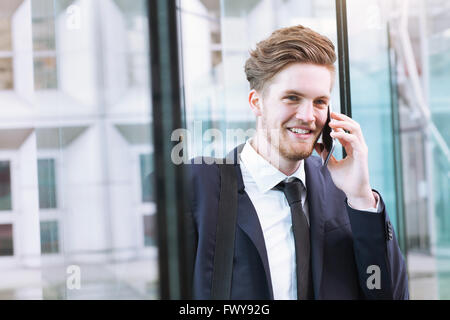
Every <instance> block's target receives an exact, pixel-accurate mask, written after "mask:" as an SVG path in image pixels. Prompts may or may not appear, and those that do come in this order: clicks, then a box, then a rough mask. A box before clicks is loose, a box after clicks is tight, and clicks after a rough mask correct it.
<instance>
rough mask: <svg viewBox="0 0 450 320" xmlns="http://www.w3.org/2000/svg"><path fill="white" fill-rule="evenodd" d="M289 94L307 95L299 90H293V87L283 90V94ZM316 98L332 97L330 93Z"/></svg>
mask: <svg viewBox="0 0 450 320" xmlns="http://www.w3.org/2000/svg"><path fill="white" fill-rule="evenodd" d="M287 94H295V95H297V96H300V97H305V94H303V93H301V92H299V91H297V90H293V89H290V90H286V91H284V92H283V95H287ZM314 99H330V96H329V95H323V96H320V97H315V98H314Z"/></svg>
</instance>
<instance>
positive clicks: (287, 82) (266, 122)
mask: <svg viewBox="0 0 450 320" xmlns="http://www.w3.org/2000/svg"><path fill="white" fill-rule="evenodd" d="M331 81H332V79H331V72H330V70H329V69H327V68H326V67H324V66H318V65H313V64H304V63H294V64H290V65H288V66H287V67H286V68H284V69H283V70H282V71H280V72H279V73H278V74H277V75H276V76H275V77H274V78H273V79H272V80H271V82H270V83H269V84H268V85H267V87H266V89H265V91H264V94H263V98H262V101H261V104H262V105H261V108H260V110H261V115H260V117H259V119H258V121H259V124H258V128H257V131H259V132H258V134H260V136H263V137H265V139H266V140H267V142H268V143H267V145H268V146H270V147H271V148H272V149H273V150H274V151H277V153H278V155H279V156H281V157H282V158H284V159H286V160H291V161H298V160H302V159H305V158H307V157H309V156H310V155H311V153H312V151H313V149H314V144H315V143H316V141H317V139H318V138H319V136H320V133H321V131H322V128H323V126H324V124H325V122H326V119H327V109H328V105H329V101H330V91H331Z"/></svg>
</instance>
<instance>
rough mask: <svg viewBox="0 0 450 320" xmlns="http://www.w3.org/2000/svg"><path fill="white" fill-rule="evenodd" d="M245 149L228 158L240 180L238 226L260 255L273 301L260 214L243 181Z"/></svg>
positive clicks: (238, 148) (240, 148)
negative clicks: (243, 154)
mask: <svg viewBox="0 0 450 320" xmlns="http://www.w3.org/2000/svg"><path fill="white" fill-rule="evenodd" d="M243 148H244V144H241V145H239V146H238V147H236V148H235V149H234V150H233V151H231V152H230V153H229V154H228V156H227V158H228V159H230V158H231V159H232V161H233V163H234V164H235V169H236V176H237V179H238V181H237V182H238V212H237V225H238V227H239V228H241V229H242V231H244V232H245V234H247V236H248V237H249V238H250V240H251V241H252V242H253V244H254V246H255V247H256V250H257V251H258V254H259V256H260V258H261V261H262V264H263V267H264V272H265V276H266V281H267V286H268V288H269V291H270V292H269V294H270V299H273V289H272V280H271V277H270V269H269V259H268V257H267V250H266V243H265V241H264V235H263V232H262V228H261V224H260V223H259V219H258V214H257V213H256V209H255V207H254V206H253V203H252V201H251V200H250V198H249V196H248V194H247V193H246V192H245V190H244V189H245V186H244V181H243V179H242V172H241V167H240V165H239V154H240V153H241V151H242V149H243Z"/></svg>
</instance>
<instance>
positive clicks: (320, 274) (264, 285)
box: [188, 145, 409, 299]
mask: <svg viewBox="0 0 450 320" xmlns="http://www.w3.org/2000/svg"><path fill="white" fill-rule="evenodd" d="M241 149H242V145H241V146H240V147H238V148H236V149H234V150H233V151H232V153H233V155H234V157H235V159H238V153H239V152H240V150H241ZM204 160H205V158H196V159H194V160H193V163H199V162H200V164H190V165H189V166H188V167H189V176H190V186H192V188H193V189H192V190H191V193H192V195H191V213H192V215H193V221H194V229H195V238H196V253H195V264H194V271H193V295H194V298H195V299H210V298H211V284H212V272H213V260H214V246H215V236H216V225H217V214H218V206H219V192H220V174H219V168H218V166H217V165H216V164H206V163H205V161H204ZM209 160H210V159H209ZM207 163H211V161H209V162H207ZM235 169H236V176H237V179H238V190H237V192H238V212H237V227H236V235H235V236H236V237H235V239H236V240H235V252H234V259H233V275H232V286H231V299H273V290H272V281H271V271H270V269H269V263H268V258H267V251H266V247H265V241H264V237H263V233H262V229H261V226H260V223H259V220H258V216H257V214H256V211H255V208H254V206H253V204H252V202H251V200H250V198H249V197H248V195H247V193H246V192H245V187H244V183H243V180H242V174H241V170H240V165H239V164H238V163H237V162H235ZM305 173H306V187H307V190H308V193H307V201H308V205H309V216H310V230H311V232H310V236H311V259H312V262H311V263H312V276H313V285H314V296H315V299H408V297H409V294H408V280H407V272H406V265H405V262H404V259H403V257H402V254H401V252H400V249H399V246H398V243H397V240H396V237H395V234H394V232H393V230H392V226H391V223H390V221H389V216H388V215H387V213H386V211H385V208H384V203H383V200H382V198H381V196H380V201H381V202H380V206H381V209H382V212H381V213H370V212H361V211H358V210H354V209H352V208H350V207H349V206H348V204H347V201H346V197H345V194H344V193H343V192H342V191H341V190H339V189H338V188H337V187H336V186H335V185H334V183H333V181H332V179H331V176H330V174H329V171H328V169H327V168H326V167H325V168H322V165H321V159H320V158H318V157H313V156H311V157H309V158H307V159H305ZM373 265H375V266H378V267H379V271H380V272H379V273H378V274H379V277H380V285H381V286H380V289H377V288H373V289H370V288H369V287H370V286H368V285H367V282H370V283H373V282H372V280H373V277H372V278H371V279H369V277H371V276H373V272H374V271H373V269H370V268H369V267H370V266H373ZM368 268H369V270H368Z"/></svg>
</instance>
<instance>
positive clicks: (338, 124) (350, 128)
mask: <svg viewBox="0 0 450 320" xmlns="http://www.w3.org/2000/svg"><path fill="white" fill-rule="evenodd" d="M329 126H330V127H331V128H333V129H335V130H337V131H338V132H339V131H342V130H339V129H344V130H346V131H347V132H349V133H352V134H355V135H356V136H357V137H358V138H362V132H361V127H360V126H359V125H358V124H355V123H351V122H348V121H341V120H332V121H330V123H329Z"/></svg>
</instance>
